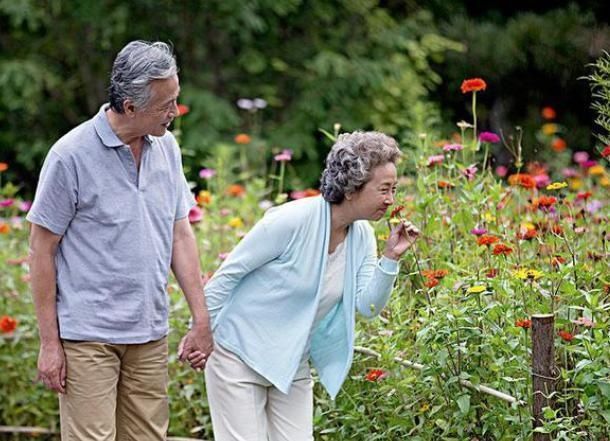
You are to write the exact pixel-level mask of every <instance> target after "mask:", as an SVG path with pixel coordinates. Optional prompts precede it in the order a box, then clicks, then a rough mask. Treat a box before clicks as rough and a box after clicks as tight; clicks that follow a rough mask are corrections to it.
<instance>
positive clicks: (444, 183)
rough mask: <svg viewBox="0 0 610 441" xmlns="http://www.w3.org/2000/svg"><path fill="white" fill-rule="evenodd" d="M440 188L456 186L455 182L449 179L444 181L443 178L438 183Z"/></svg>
mask: <svg viewBox="0 0 610 441" xmlns="http://www.w3.org/2000/svg"><path fill="white" fill-rule="evenodd" d="M436 185H437V187H438V188H454V187H455V184H454V183H453V182H449V181H443V180H442V179H441V180H439V181H438V182H437V183H436Z"/></svg>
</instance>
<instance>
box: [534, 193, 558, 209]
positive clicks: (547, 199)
mask: <svg viewBox="0 0 610 441" xmlns="http://www.w3.org/2000/svg"><path fill="white" fill-rule="evenodd" d="M537 202H538V207H542V208H545V209H547V210H548V209H549V208H551V207H552V206H553V205H555V204H556V203H557V198H555V197H553V196H540V197H539V198H538V201H537Z"/></svg>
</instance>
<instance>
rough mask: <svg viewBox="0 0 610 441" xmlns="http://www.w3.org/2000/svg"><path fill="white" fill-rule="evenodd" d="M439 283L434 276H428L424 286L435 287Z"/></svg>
mask: <svg viewBox="0 0 610 441" xmlns="http://www.w3.org/2000/svg"><path fill="white" fill-rule="evenodd" d="M438 284H439V280H438V279H436V278H434V277H427V278H426V281H425V282H424V286H425V287H426V288H434V287H435V286H436V285H438Z"/></svg>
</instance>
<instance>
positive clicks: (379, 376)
mask: <svg viewBox="0 0 610 441" xmlns="http://www.w3.org/2000/svg"><path fill="white" fill-rule="evenodd" d="M387 376H388V373H387V372H386V371H384V370H383V369H371V370H369V372H368V374H366V375H365V377H364V379H365V380H366V381H379V380H383V379H384V378H385V377H387Z"/></svg>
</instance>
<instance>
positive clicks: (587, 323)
mask: <svg viewBox="0 0 610 441" xmlns="http://www.w3.org/2000/svg"><path fill="white" fill-rule="evenodd" d="M574 323H575V324H577V325H581V326H584V327H585V328H592V327H594V326H595V322H593V320H591V319H590V318H588V317H578V318H577V319H576V320H574Z"/></svg>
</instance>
